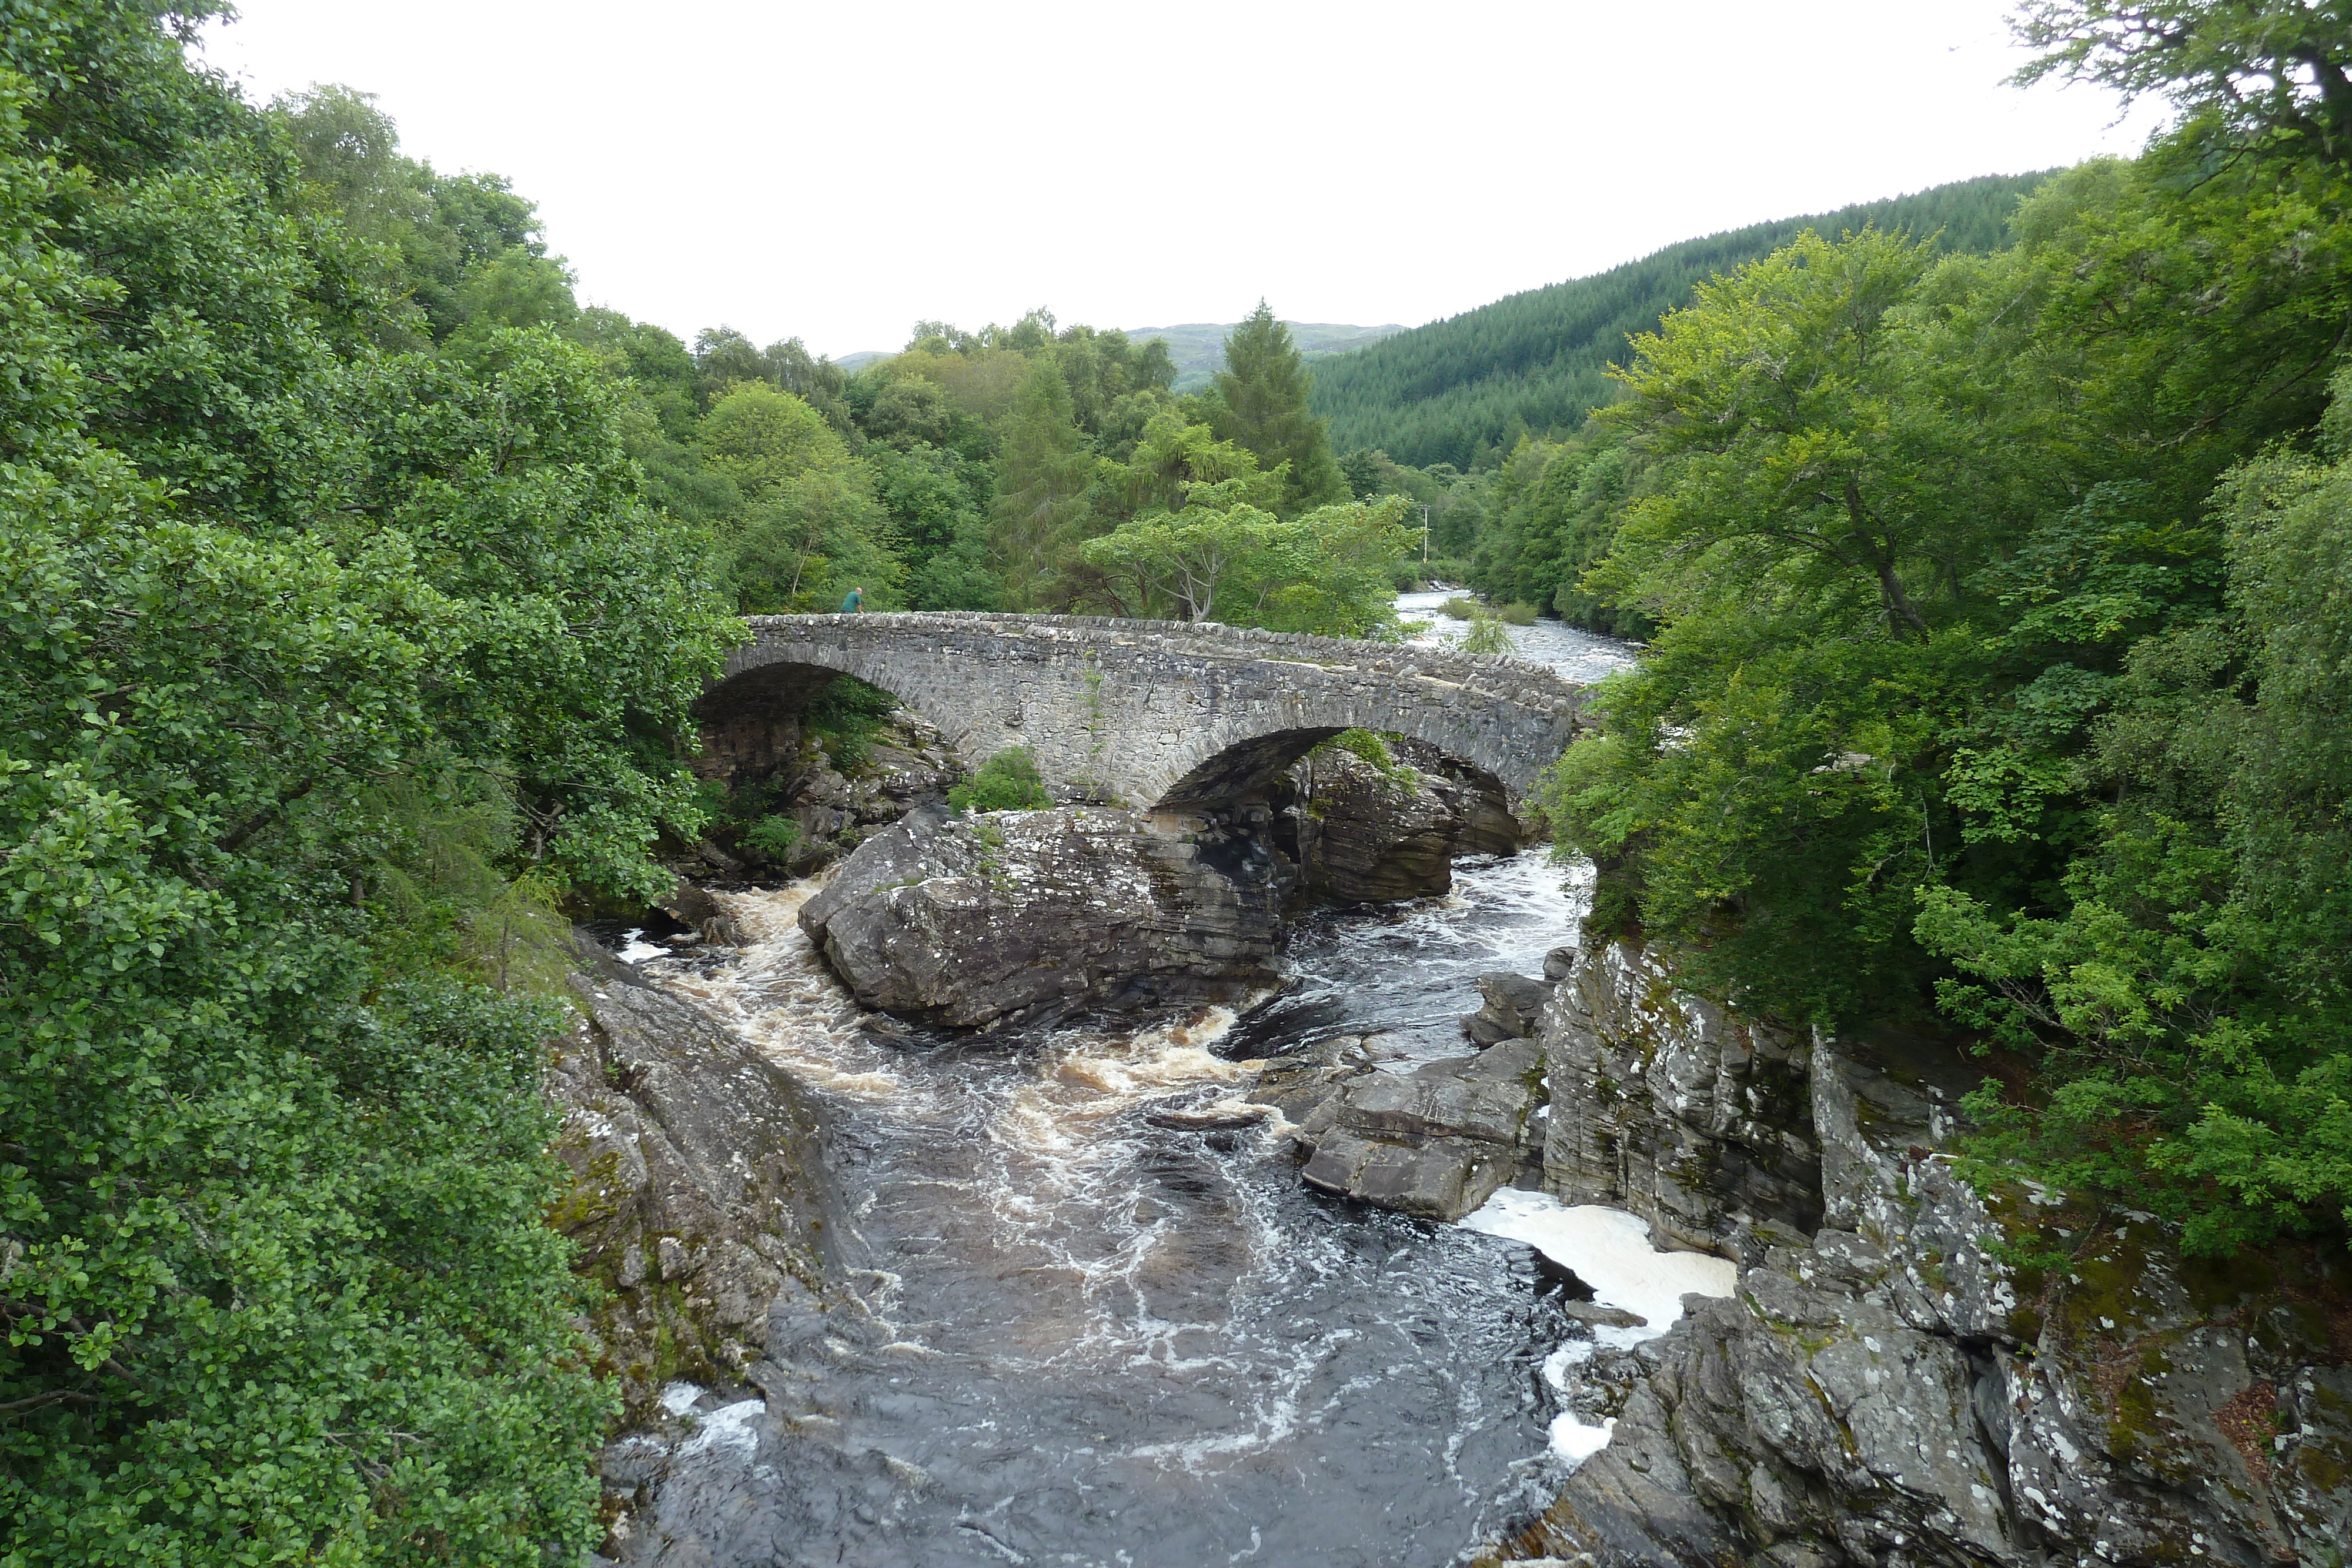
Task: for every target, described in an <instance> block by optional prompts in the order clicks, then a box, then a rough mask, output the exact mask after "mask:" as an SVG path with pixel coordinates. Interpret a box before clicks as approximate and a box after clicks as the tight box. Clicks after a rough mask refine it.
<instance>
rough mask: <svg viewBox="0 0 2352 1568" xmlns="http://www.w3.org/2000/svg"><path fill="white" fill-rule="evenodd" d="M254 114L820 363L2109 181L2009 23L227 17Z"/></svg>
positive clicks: (646, 293) (1786, 7) (1066, 10)
mask: <svg viewBox="0 0 2352 1568" xmlns="http://www.w3.org/2000/svg"><path fill="white" fill-rule="evenodd" d="M238 5H239V9H240V10H241V12H242V13H243V16H242V18H241V19H240V20H238V21H236V22H235V23H234V24H231V25H228V26H215V27H213V28H212V29H211V30H210V32H209V34H208V42H207V45H206V50H207V57H209V58H210V59H211V61H212V62H213V63H214V64H215V65H217V66H220V67H222V68H226V69H227V70H228V71H230V72H231V73H232V74H234V75H236V76H237V77H239V78H242V79H243V81H244V82H245V84H246V89H247V93H248V95H249V96H251V97H253V98H254V99H257V100H262V99H268V98H269V97H270V96H271V95H273V94H275V93H278V92H281V91H285V90H287V89H299V88H302V87H304V86H307V85H309V84H310V83H312V82H328V81H333V82H343V83H347V84H349V85H350V86H352V87H354V88H357V89H361V90H363V91H368V92H373V93H375V94H377V95H378V98H379V100H380V102H381V103H382V105H383V108H384V109H386V110H389V111H390V112H391V113H392V115H393V116H394V118H395V119H396V120H398V121H399V122H400V130H401V136H402V141H403V144H404V146H405V148H406V149H407V151H408V152H410V153H411V154H412V155H415V156H421V157H425V158H429V159H431V160H432V161H433V162H434V163H435V164H436V166H437V167H440V168H443V169H451V170H454V169H486V170H495V171H497V172H500V173H504V174H507V175H509V176H510V177H511V178H512V179H513V180H514V182H515V185H516V188H517V189H518V190H520V192H521V193H524V194H525V195H527V196H530V197H531V198H533V199H534V200H536V201H537V202H538V203H539V204H540V212H541V215H542V216H543V217H544V218H545V219H546V223H547V232H548V237H549V240H550V242H551V246H552V248H553V249H555V250H556V251H558V252H560V253H562V255H564V256H568V257H569V258H570V259H571V261H572V266H573V267H575V268H576V269H577V271H578V273H579V278H580V292H581V295H582V297H583V298H584V299H586V300H589V301H592V302H593V303H597V304H604V305H610V306H613V307H614V308H619V309H622V310H625V311H627V312H629V313H630V314H631V315H634V316H636V317H639V318H642V319H649V320H654V321H658V322H660V323H661V324H663V325H664V326H667V327H668V328H670V329H672V330H674V331H676V332H677V333H678V334H679V335H680V336H682V337H686V338H688V339H689V340H690V339H691V338H692V336H693V334H694V332H695V331H696V330H697V329H699V328H701V327H704V326H709V325H714V324H718V323H721V322H724V323H727V324H729V325H731V326H735V327H738V328H740V329H742V330H744V331H745V332H747V333H749V334H751V337H752V338H754V339H755V340H759V341H761V342H766V341H769V340H772V339H776V338H782V337H787V336H794V335H797V336H799V337H802V338H804V339H805V340H807V341H808V344H809V347H810V348H812V349H814V350H819V351H822V352H827V353H832V354H835V355H840V354H844V353H848V352H851V351H854V350H860V349H890V348H896V347H898V345H899V344H900V343H902V342H903V341H904V340H905V339H906V336H907V329H908V325H909V324H910V323H912V322H914V321H915V320H917V319H921V318H939V319H947V320H950V321H954V322H957V323H959V324H961V325H964V326H971V327H976V326H979V325H981V324H982V323H983V322H985V321H990V320H999V321H1009V320H1011V319H1013V318H1014V317H1016V316H1018V315H1019V314H1020V313H1021V312H1022V311H1023V310H1024V309H1027V308H1030V307H1031V306H1034V305H1045V306H1048V307H1050V308H1052V309H1053V310H1054V311H1055V313H1056V314H1057V315H1058V316H1059V317H1060V318H1061V319H1062V320H1063V321H1064V322H1065V323H1067V322H1072V321H1088V322H1092V323H1094V324H1096V325H1097V326H1104V327H1114V326H1116V327H1139V326H1160V325H1166V324H1170V323H1173V322H1179V321H1230V320H1233V319H1236V318H1237V317H1239V316H1241V315H1242V314H1244V312H1246V311H1247V310H1248V309H1249V308H1251V307H1252V306H1254V305H1255V303H1256V302H1257V299H1258V298H1259V296H1261V295H1264V296H1265V298H1267V299H1268V300H1269V301H1270V302H1271V303H1272V304H1273V306H1274V308H1275V309H1276V312H1277V313H1279V314H1280V315H1283V316H1285V317H1287V318H1289V319H1293V320H1309V321H1343V322H1356V323H1361V324H1373V323H1378V322H1384V321H1401V322H1404V323H1407V324H1414V323H1418V322H1422V321H1426V320H1431V319H1435V318H1438V317H1441V316H1447V315H1451V314H1453V313H1454V312H1456V311H1460V310H1464V309H1467V308H1470V307H1472V306H1475V305H1481V304H1484V303H1486V301H1488V300H1490V299H1494V298H1499V297H1500V296H1502V295H1505V294H1509V293H1512V292H1514V291H1516V290H1518V289H1522V288H1531V287H1538V286H1539V285H1542V284H1545V283H1551V282H1556V281H1558V280H1559V279H1561V278H1564V277H1580V276H1582V275H1584V274H1587V273H1591V272H1597V271H1600V270H1602V269H1603V268H1606V267H1612V266H1614V265H1615V264H1617V263H1618V262H1621V261H1626V260H1630V259H1632V258H1633V257H1634V256H1642V255H1643V254H1646V253H1647V252H1649V251H1652V250H1655V249H1656V248H1658V247H1659V246H1664V245H1669V244H1672V243H1673V242H1674V241H1675V240H1678V239H1685V238H1688V237H1690V236H1691V235H1700V234H1706V233H1711V232H1713V231H1716V230H1718V229H1726V228H1732V227H1737V226H1738V225H1742V224H1748V223H1753V222H1756V221H1758V220H1760V219H1765V218H1773V217H1780V216H1784V215H1787V214H1795V213H1803V212H1814V211H1819V210H1822V209H1826V208H1832V207H1837V206H1841V205H1843V204H1846V203H1849V202H1855V201H1866V200H1870V199H1873V198H1875V197H1880V196H1888V195H1894V194H1896V193H1901V192H1906V191H1914V190H1917V189H1919V188H1921V187H1923V186H1927V185H1933V184H1937V183H1941V182H1944V181H1947V180H1955V179H1961V178H1965V177H1967V176H1969V175H1972V174H1982V173H1993V172H2014V171H2021V170H2026V169H2034V168H2042V167H2047V166H2050V165H2053V164H2059V163H2066V162H2073V161H2074V160H2076V159H2079V158H2082V157H2084V156H2087V155H2089V154H2091V153H2093V152H2102V151H2109V152H2134V151H2137V148H2138V146H2139V144H2140V142H2141V141H2143V140H2144V138H2145V136H2146V133H2147V129H2148V126H2149V124H2150V123H2151V120H2150V117H2149V116H2148V115H2146V114H2140V115H2137V116H2136V117H2135V118H2134V119H2133V120H2130V121H2127V122H2126V123H2123V124H2116V106H2115V105H2114V103H2113V102H2112V101H2111V100H2109V99H2105V98H2104V97H2101V96H2100V95H2098V94H2096V93H2095V92H2093V91H2091V90H2089V89H2080V88H2069V89H2060V88H2053V87H2043V88H2037V89H2034V90H2032V91H2031V92H2021V91H2020V90H2018V89H2013V88H2009V87H2004V86H2002V85H2001V79H2002V78H2004V77H2006V76H2007V75H2008V74H2009V72H2010V71H2011V70H2012V69H2013V68H2015V66H2016V64H2017V63H2018V58H2019V57H2018V56H2017V55H2016V54H2015V53H2014V52H2013V51H2012V50H2011V48H2010V47H2009V44H2008V34H2007V29H2006V26H2005V25H2004V22H2003V17H2004V15H2005V13H2006V10H2007V4H2006V0H1779V3H1774V0H1728V3H1723V0H1648V3H1646V4H1643V3H1639V0H1635V3H1630V4H1629V3H1627V0H1609V3H1603V4H1594V3H1589V0H1554V3H1552V4H1549V5H1544V4H1536V5H1527V4H1507V3H1500V0H1497V3H1493V4H1475V3H1465V0H1456V3H1455V4H1453V5H1426V4H1424V5H1383V4H1369V3H1361V0H1357V3H1349V4H1344V5H1343V4H1312V5H1310V4H1289V3H1285V0H1255V3H1247V4H1233V5H1228V4H1223V3H1215V0H1192V3H1190V4H1185V5H1151V6H1145V5H1116V4H1112V5H1105V4H1090V5H1050V4H1044V3H1022V4H995V5H974V4H969V3H966V4H957V5H929V4H877V3H872V0H866V3H863V4H861V3H856V0H852V3H849V4H842V3H840V0H834V3H831V4H824V5H811V4H804V3H803V0H768V3H765V4H761V3H756V0H669V3H668V4H666V5H645V4H644V3H643V0H633V3H631V4H628V5H618V4H606V3H604V0H570V3H566V4H561V5H557V4H549V3H545V0H539V3H529V0H404V3H403V4H402V5H398V6H396V7H390V6H380V5H354V4H351V3H349V0H238Z"/></svg>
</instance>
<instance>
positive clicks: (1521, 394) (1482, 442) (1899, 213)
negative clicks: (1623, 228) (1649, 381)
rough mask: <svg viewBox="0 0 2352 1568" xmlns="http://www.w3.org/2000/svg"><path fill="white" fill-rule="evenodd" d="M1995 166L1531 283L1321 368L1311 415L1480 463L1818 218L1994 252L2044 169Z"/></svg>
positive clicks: (1605, 380)
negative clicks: (1709, 285) (1715, 281)
mask: <svg viewBox="0 0 2352 1568" xmlns="http://www.w3.org/2000/svg"><path fill="white" fill-rule="evenodd" d="M2046 177H2047V171H2045V172H2043V173H2040V174H2020V175H2011V174H1992V175H1987V176H1985V177H1984V178H1982V179H1978V180H1964V181H1961V182H1959V183H1957V184H1950V185H1938V186H1937V187H1936V188H1935V189H1933V190H1927V191H1921V192H1919V193H1917V194H1916V195H1909V196H1898V197H1895V198H1894V199H1893V200H1890V201H1883V202H1866V203H1862V204H1857V205H1854V206H1851V207H1842V208H1840V209H1839V210H1838V211H1836V212H1833V213H1822V214H1816V215H1814V216H1811V217H1800V218H1781V219H1779V220H1778V221H1776V222H1772V223H1764V224H1754V225H1749V226H1748V227H1747V228H1744V229H1734V230H1731V231H1730V232H1728V233H1725V234H1718V235H1707V236H1706V237H1705V238H1703V239H1691V240H1685V241H1683V242H1682V243H1681V244H1679V245H1671V246H1667V247H1666V248H1665V249H1664V250H1662V251H1659V252H1657V253H1656V254H1654V255H1652V256H1643V258H1642V259H1641V260H1639V261H1629V262H1627V263H1626V264H1625V265H1624V266H1622V267H1612V268H1610V270H1608V271H1607V272H1602V273H1597V274H1595V275H1594V276H1592V277H1580V278H1576V279H1573V280H1571V281H1570V282H1567V283H1555V284H1552V285H1551V286H1550V287H1546V288H1534V289H1529V290H1528V292H1527V293H1525V294H1514V295H1511V296H1510V297H1508V298H1504V299H1497V300H1496V301H1495V302H1494V303H1493V304H1492V305H1482V306H1480V307H1479V308H1476V309H1475V310H1465V311H1464V312H1463V313H1462V314H1461V315H1459V316H1454V317H1449V318H1447V319H1445V320H1443V321H1433V322H1432V323H1430V324H1429V325H1428V326H1426V327H1417V328H1415V329H1412V330H1411V331H1409V332H1400V333H1397V334H1396V335H1394V336H1392V337H1390V338H1388V339H1385V340H1382V341H1381V342H1380V343H1377V344H1375V345H1373V346H1372V347H1370V348H1369V349H1367V350H1363V351H1361V352H1358V353H1352V354H1349V355H1348V356H1346V357H1345V358H1343V359H1339V360H1334V361H1330V362H1329V363H1327V364H1324V365H1321V366H1319V367H1318V369H1317V371H1316V372H1315V411H1316V412H1317V413H1320V414H1323V415H1326V416H1327V417H1328V418H1329V420H1330V421H1331V439H1332V440H1333V441H1334V442H1335V443H1336V444H1339V446H1340V447H1341V448H1343V449H1344V448H1349V447H1364V448H1372V449H1378V450H1381V451H1385V452H1386V453H1388V455H1390V456H1391V457H1393V458H1394V459H1396V460H1397V461H1398V462H1400V463H1408V464H1412V465H1415V466H1421V465H1426V464H1431V463H1449V464H1452V465H1454V467H1456V468H1464V469H1467V468H1472V467H1476V466H1479V465H1480V460H1481V458H1482V456H1489V455H1491V454H1493V453H1494V452H1496V451H1497V450H1500V451H1505V452H1507V451H1509V450H1510V449H1511V448H1512V447H1513V446H1515V445H1517V444H1518V441H1519V438H1520V437H1521V436H1523V435H1528V434H1534V435H1537V436H1541V435H1544V434H1548V433H1549V434H1565V433H1569V432H1572V431H1574V430H1575V429H1576V428H1577V427H1579V426H1580V425H1581V424H1582V423H1584V416H1585V414H1586V413H1588V412H1590V411H1591V409H1593V408H1595V407H1597V406H1599V405H1600V404H1601V403H1604V402H1610V401H1611V400H1612V399H1613V398H1614V397H1616V396H1617V395H1618V393H1617V391H1616V388H1615V387H1614V385H1613V384H1612V382H1611V381H1610V380H1609V370H1610V367H1611V366H1612V365H1622V364H1623V363H1624V362H1625V359H1626V354H1627V349H1626V342H1627V340H1628V339H1630V338H1632V337H1633V335H1634V334H1635V333H1637V332H1648V331H1653V330H1654V329H1656V327H1657V324H1658V318H1659V317H1660V316H1662V315H1664V313H1665V312H1666V311H1668V310H1671V309H1674V308H1676V307H1678V306H1681V305H1683V304H1685V303H1687V302H1688V300H1689V298H1690V292H1691V289H1692V288H1693V287H1696V285H1698V284H1701V283H1704V282H1706V280H1707V279H1708V278H1710V277H1715V276H1717V274H1720V273H1727V272H1729V271H1731V270H1732V269H1733V268H1735V267H1741V266H1744V265H1746V264H1747V263H1748V262H1751V261H1759V260H1761V259H1763V258H1764V257H1765V256H1769V255H1770V254H1771V253H1772V252H1773V251H1775V250H1778V249H1780V246H1784V245H1787V244H1788V243H1789V242H1790V241H1791V240H1793V239H1795V238H1796V237H1797V235H1799V234H1800V233H1801V232H1803V231H1804V230H1806V229H1808V228H1810V229H1813V230H1815V231H1817V232H1818V233H1820V234H1822V235H1825V236H1827V237H1829V238H1832V239H1834V238H1836V237H1837V236H1838V235H1841V234H1843V233H1846V232H1848V231H1850V230H1859V229H1863V228H1867V227H1877V228H1881V229H1899V230H1902V231H1904V232H1906V233H1908V234H1914V235H1922V236H1925V235H1936V236H1937V245H1938V246H1939V247H1940V248H1941V249H1943V250H1946V251H1954V252H1958V251H1989V250H1992V249H1995V248H1997V247H1998V246H2000V245H2001V244H2002V243H2003V241H2004V239H2005V238H2006V236H2007V234H2008V223H2009V214H2010V213H2011V211H2012V210H2013V209H2014V208H2015V207H2016V205H2017V201H2018V198H2019V197H2021V196H2022V195H2024V194H2025V193H2027V192H2028V191H2031V190H2032V189H2033V188H2034V186H2036V185H2038V184H2040V183H2042V180H2043V179H2044V178H2046Z"/></svg>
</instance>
